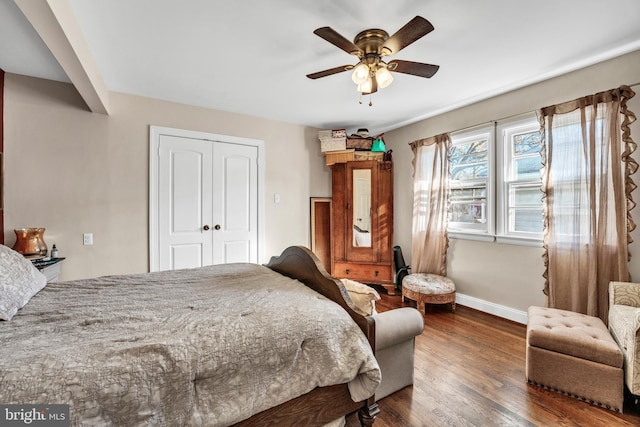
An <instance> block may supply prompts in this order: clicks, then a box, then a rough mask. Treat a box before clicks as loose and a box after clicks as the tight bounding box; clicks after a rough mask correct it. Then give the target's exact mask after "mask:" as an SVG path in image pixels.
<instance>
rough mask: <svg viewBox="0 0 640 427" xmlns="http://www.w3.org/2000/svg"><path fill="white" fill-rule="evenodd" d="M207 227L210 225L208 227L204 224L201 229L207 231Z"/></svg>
mask: <svg viewBox="0 0 640 427" xmlns="http://www.w3.org/2000/svg"><path fill="white" fill-rule="evenodd" d="M209 228H211V227H209V226H208V225H205V226H204V227H202V229H203V230H204V231H207V230H208V229H209Z"/></svg>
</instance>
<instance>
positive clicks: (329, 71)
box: [307, 65, 353, 80]
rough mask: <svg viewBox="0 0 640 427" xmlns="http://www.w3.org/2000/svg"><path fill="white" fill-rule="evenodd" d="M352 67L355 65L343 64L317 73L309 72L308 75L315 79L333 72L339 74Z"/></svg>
mask: <svg viewBox="0 0 640 427" xmlns="http://www.w3.org/2000/svg"><path fill="white" fill-rule="evenodd" d="M351 69H353V65H342V66H340V67H335V68H329V69H328V70H324V71H318V72H317V73H312V74H307V77H309V78H310V79H314V80H315V79H319V78H320V77H327V76H330V75H332V74H338V73H341V72H343V71H347V70H351Z"/></svg>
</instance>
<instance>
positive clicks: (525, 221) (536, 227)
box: [510, 208, 543, 233]
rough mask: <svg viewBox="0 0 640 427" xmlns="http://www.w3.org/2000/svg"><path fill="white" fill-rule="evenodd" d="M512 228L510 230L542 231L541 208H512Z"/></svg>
mask: <svg viewBox="0 0 640 427" xmlns="http://www.w3.org/2000/svg"><path fill="white" fill-rule="evenodd" d="M511 213H512V215H513V216H512V218H513V229H512V230H510V231H517V232H525V233H542V231H543V220H542V208H538V209H530V208H529V209H519V208H515V209H512V211H511Z"/></svg>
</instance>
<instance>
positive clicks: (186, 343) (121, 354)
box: [0, 264, 380, 426]
mask: <svg viewBox="0 0 640 427" xmlns="http://www.w3.org/2000/svg"><path fill="white" fill-rule="evenodd" d="M379 381H380V371H379V368H378V365H377V362H376V360H375V358H374V356H373V352H372V351H371V348H370V346H369V344H368V342H367V340H366V338H365V336H364V334H363V333H362V331H361V330H360V329H359V328H358V326H357V325H356V324H355V323H354V322H353V321H352V320H351V318H350V317H349V315H348V314H347V313H346V312H345V311H344V310H343V309H342V308H341V307H339V306H338V305H337V304H335V303H333V302H331V301H330V300H328V299H327V298H325V297H323V296H321V295H320V294H318V293H316V292H314V291H312V290H310V289H308V288H307V287H306V286H304V285H303V284H301V283H299V282H297V281H295V280H292V279H289V278H287V277H285V276H282V275H280V274H278V273H275V272H273V271H272V270H270V269H268V268H266V267H263V266H258V265H254V264H227V265H222V266H213V267H204V268H200V269H192V270H180V271H170V272H160V273H147V274H139V275H128V276H109V277H102V278H96V279H89V280H78V281H71V282H62V283H52V284H49V285H47V286H46V287H45V288H44V289H43V290H42V291H41V292H40V293H39V294H38V295H36V296H35V297H33V298H32V299H31V301H30V302H29V303H28V304H27V305H26V306H25V307H24V308H23V309H22V310H21V311H20V312H18V314H17V315H16V316H15V317H14V318H13V319H12V320H11V321H9V322H0V403H30V404H36V403H41V404H52V403H67V404H70V405H71V407H70V416H71V421H72V425H87V426H89V425H99V426H105V425H118V426H119V425H127V426H129V425H154V426H163V425H164V426H179V425H203V426H218V425H219V426H224V425H229V424H233V423H235V422H238V421H241V420H243V419H245V418H248V417H249V416H251V415H252V414H254V413H257V412H260V411H262V410H265V409H268V408H270V407H272V406H276V405H278V404H280V403H282V402H285V401H287V400H290V399H292V398H294V397H296V396H299V395H301V394H304V393H306V392H309V391H310V390H312V389H314V388H315V387H318V386H326V385H332V384H338V383H346V382H350V384H349V385H350V391H351V395H352V398H353V399H354V401H360V400H364V399H366V398H367V397H368V396H370V395H372V394H373V393H374V391H375V388H376V387H377V384H378V383H379Z"/></svg>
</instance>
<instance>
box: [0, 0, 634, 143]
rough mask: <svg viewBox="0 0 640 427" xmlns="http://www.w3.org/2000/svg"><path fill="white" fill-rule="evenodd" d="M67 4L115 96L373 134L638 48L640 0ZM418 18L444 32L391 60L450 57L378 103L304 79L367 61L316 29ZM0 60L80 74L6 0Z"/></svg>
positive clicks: (97, 0) (379, 96) (342, 85)
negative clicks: (431, 74) (61, 61)
mask: <svg viewBox="0 0 640 427" xmlns="http://www.w3.org/2000/svg"><path fill="white" fill-rule="evenodd" d="M39 1H41V0H39ZM56 1H60V0H56ZM69 2H70V4H71V7H72V9H73V11H74V12H75V15H76V18H77V21H78V23H79V25H80V28H81V30H82V32H83V33H84V36H85V38H86V41H87V44H88V46H89V49H90V51H91V53H92V54H93V56H94V59H95V61H96V63H97V65H98V68H99V70H100V73H101V74H102V78H103V79H104V82H105V83H106V85H107V87H108V89H109V90H111V91H116V92H124V93H129V94H135V95H141V96H146V97H151V98H158V99H164V100H170V101H175V102H181V103H185V104H191V105H198V106H203V107H208V108H214V109H219V110H225V111H231V112H237V113H243V114H248V115H252V116H258V117H263V118H268V119H274V120H281V121H286V122H292V123H299V124H304V125H309V126H315V127H319V128H327V129H335V128H341V127H346V128H347V129H348V130H349V132H351V131H355V129H356V128H359V127H367V128H369V130H370V131H371V133H372V134H376V133H379V132H383V131H387V130H390V129H394V128H397V127H400V126H403V125H406V124H409V123H413V122H416V121H418V120H421V119H424V118H427V117H431V116H433V115H436V114H439V113H442V112H445V111H449V110H452V109H454V108H457V107H460V106H463V105H468V104H470V103H473V102H475V101H478V100H481V99H484V98H487V97H490V96H493V95H497V94H500V93H504V92H507V91H509V90H513V89H515V88H519V87H522V86H526V85H528V84H531V83H535V82H538V81H541V80H544V79H547V78H550V77H554V76H556V75H559V74H563V73H565V72H568V71H571V70H574V69H578V68H582V67H584V66H587V65H590V64H593V63H596V62H600V61H603V60H606V59H609V58H612V57H615V56H618V55H621V54H624V53H627V52H630V51H633V50H637V49H640V24H639V22H640V1H638V0H606V1H604V0H537V1H525V0H485V1H471V0H393V1H390V0H386V1H383V0H322V1H320V0H269V1H265V0H235V1H232V0H224V1H223V0H90V1H87V0H69ZM416 15H420V16H423V17H425V18H427V19H428V20H429V21H430V22H431V23H432V24H433V26H434V27H435V30H434V31H433V32H432V33H430V34H428V35H427V36H425V37H423V38H422V39H420V40H418V41H416V42H415V43H413V44H412V45H410V46H408V47H406V48H405V49H404V50H402V51H401V52H399V53H398V54H397V55H394V56H392V57H390V59H404V60H410V61H418V62H426V63H431V64H438V65H440V70H439V71H438V73H437V74H436V75H435V76H434V77H432V78H431V79H423V78H420V77H414V76H409V75H404V74H399V73H395V74H394V77H395V81H394V82H393V84H392V85H391V86H389V87H388V88H385V89H382V90H380V91H378V93H376V94H374V95H373V98H372V100H373V106H372V107H369V106H368V97H366V98H365V100H364V101H365V102H363V104H362V105H360V104H359V103H358V98H359V95H358V93H357V92H356V90H355V85H354V84H353V83H352V82H351V78H350V73H349V72H345V73H340V74H337V75H333V76H329V77H325V78H322V79H318V80H310V79H308V78H307V77H306V74H309V73H312V72H316V71H321V70H324V69H328V68H332V67H336V66H339V65H346V64H355V62H356V58H355V57H354V56H351V55H348V54H347V53H345V52H343V51H341V50H339V49H338V48H336V47H335V46H333V45H331V44H329V43H328V42H326V41H325V40H323V39H321V38H320V37H318V36H316V35H314V34H313V30H314V29H316V28H319V27H323V26H330V27H332V28H333V29H335V30H336V31H337V32H339V33H340V34H342V35H343V36H345V37H346V38H347V39H350V40H352V39H353V37H354V36H355V35H356V34H357V33H358V32H359V31H361V30H364V29H367V28H382V29H384V30H386V31H387V32H388V33H389V34H393V33H394V32H395V31H397V30H398V29H399V28H400V27H402V26H403V25H404V24H405V23H407V22H408V21H409V20H410V19H411V18H413V17H414V16H416ZM0 68H2V69H3V70H5V71H6V72H9V73H16V74H24V75H29V76H35V77H42V78H46V79H52V80H59V81H69V79H68V78H67V76H66V75H65V72H64V71H63V70H62V68H61V67H60V65H58V63H57V62H56V60H55V58H54V57H53V55H52V54H51V53H50V52H49V51H48V49H47V47H46V46H45V44H44V43H43V42H42V40H41V39H40V38H39V36H38V35H37V33H36V32H35V30H34V29H33V28H32V27H31V25H30V24H29V22H28V21H27V20H26V18H25V17H24V16H23V15H22V13H21V11H20V9H18V7H17V6H16V5H15V4H14V3H13V1H12V0H0ZM621 83H622V82H621ZM625 83H628V84H632V83H636V82H625Z"/></svg>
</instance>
